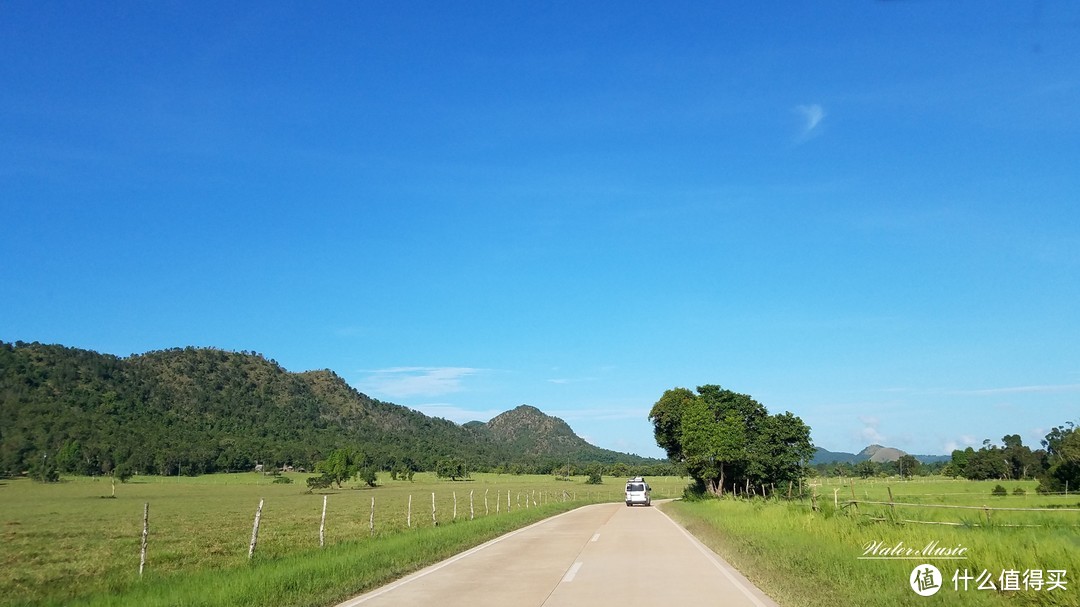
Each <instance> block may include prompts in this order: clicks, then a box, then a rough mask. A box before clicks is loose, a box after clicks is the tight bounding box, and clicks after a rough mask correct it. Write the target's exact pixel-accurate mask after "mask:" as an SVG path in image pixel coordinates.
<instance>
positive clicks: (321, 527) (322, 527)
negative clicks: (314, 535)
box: [319, 495, 329, 548]
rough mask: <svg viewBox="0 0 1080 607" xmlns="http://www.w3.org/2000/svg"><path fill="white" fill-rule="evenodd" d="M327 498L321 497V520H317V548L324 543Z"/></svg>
mask: <svg viewBox="0 0 1080 607" xmlns="http://www.w3.org/2000/svg"><path fill="white" fill-rule="evenodd" d="M327 497H329V496H326V495H324V496H322V519H320V520H319V548H322V547H323V545H324V543H325V541H326V498H327Z"/></svg>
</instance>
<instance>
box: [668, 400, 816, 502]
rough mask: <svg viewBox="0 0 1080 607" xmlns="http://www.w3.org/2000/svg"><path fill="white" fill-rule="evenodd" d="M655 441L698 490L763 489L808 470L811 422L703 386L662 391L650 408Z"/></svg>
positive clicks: (717, 492)
mask: <svg viewBox="0 0 1080 607" xmlns="http://www.w3.org/2000/svg"><path fill="white" fill-rule="evenodd" d="M649 419H650V420H651V421H652V423H653V431H654V434H655V436H656V442H657V444H659V445H660V446H661V447H662V448H663V449H664V450H666V451H667V454H668V457H669V458H670V459H671V460H672V461H677V462H680V463H681V464H682V465H683V466H685V468H686V470H687V472H688V473H689V475H690V476H691V477H692V478H693V479H694V480H695V481H696V482H697V484H698V485H699V487H700V489H701V490H702V491H707V492H709V493H712V494H715V495H724V494H725V493H730V492H739V491H746V492H753V493H757V494H759V495H760V494H763V493H767V492H770V491H772V487H775V486H783V485H784V484H786V483H789V482H792V483H795V482H798V480H799V479H801V478H803V477H804V476H805V475H806V474H807V473H808V464H809V461H810V458H812V457H813V455H814V446H813V444H811V442H810V427H809V426H807V425H806V424H805V423H803V421H802V419H800V418H799V417H797V416H795V415H793V414H792V413H790V412H785V413H782V414H775V415H770V414H769V412H768V410H766V408H765V406H764V405H762V404H761V403H759V402H757V401H756V400H754V399H753V398H752V397H750V396H749V395H746V394H738V393H736V392H732V391H731V390H725V389H723V388H721V387H720V386H717V385H705V386H700V387H698V388H697V392H696V393H695V392H691V391H690V390H688V389H686V388H674V389H672V390H668V391H666V392H664V394H663V395H662V396H661V397H660V400H658V401H657V402H656V404H655V405H653V408H652V410H651V411H650V412H649Z"/></svg>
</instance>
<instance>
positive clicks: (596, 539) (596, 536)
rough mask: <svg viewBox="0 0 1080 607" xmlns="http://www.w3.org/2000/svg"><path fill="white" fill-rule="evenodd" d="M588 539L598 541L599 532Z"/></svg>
mask: <svg viewBox="0 0 1080 607" xmlns="http://www.w3.org/2000/svg"><path fill="white" fill-rule="evenodd" d="M589 541H590V542H598V541H600V534H599V533H597V534H596V535H594V536H592V539H591V540H589Z"/></svg>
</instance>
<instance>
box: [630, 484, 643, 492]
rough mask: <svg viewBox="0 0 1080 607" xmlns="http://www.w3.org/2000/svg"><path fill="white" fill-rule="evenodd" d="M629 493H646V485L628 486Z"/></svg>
mask: <svg viewBox="0 0 1080 607" xmlns="http://www.w3.org/2000/svg"><path fill="white" fill-rule="evenodd" d="M626 490H627V491H644V490H645V485H644V484H642V483H630V484H628V485H627V486H626Z"/></svg>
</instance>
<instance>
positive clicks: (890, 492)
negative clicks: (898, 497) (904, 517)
mask: <svg viewBox="0 0 1080 607" xmlns="http://www.w3.org/2000/svg"><path fill="white" fill-rule="evenodd" d="M885 488H886V489H888V491H889V509H890V510H891V511H892V515H893V517H894V518H895V517H896V504H895V503H893V502H894V500H893V496H892V487H885Z"/></svg>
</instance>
